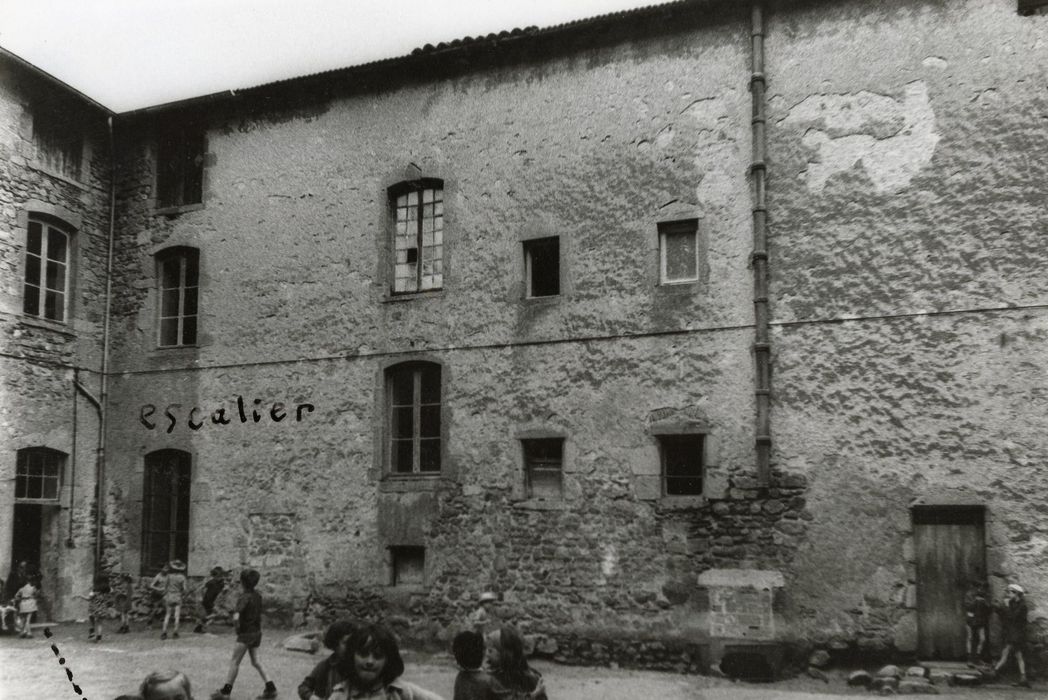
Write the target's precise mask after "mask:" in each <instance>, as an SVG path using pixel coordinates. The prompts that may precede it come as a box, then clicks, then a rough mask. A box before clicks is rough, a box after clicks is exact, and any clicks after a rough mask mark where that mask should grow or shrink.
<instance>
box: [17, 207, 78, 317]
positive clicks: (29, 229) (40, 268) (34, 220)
mask: <svg viewBox="0 0 1048 700" xmlns="http://www.w3.org/2000/svg"><path fill="white" fill-rule="evenodd" d="M34 226H38V227H39V228H40V234H39V235H40V248H39V252H37V253H32V252H30V247H31V243H30V240H31V238H32V236H33V227H34ZM25 230H26V239H25V254H24V255H23V258H22V264H23V267H22V315H23V316H27V317H29V318H33V319H38V320H41V321H47V322H50V323H58V324H62V325H69V323H70V309H71V306H72V305H71V303H70V291H71V286H72V280H71V278H72V276H73V269H72V268H73V265H72V261H73V244H74V240H75V239H74V235H73V234H74V232H75V229H74V228H73V227H71V226H69V225H68V224H65V223H64V222H61V221H58V220H56V219H54V218H52V217H50V216H43V215H41V214H37V213H30V214H29V216H28V219H27V221H26V229H25ZM51 231H55V232H57V233H58V234H60V235H62V236H63V237H64V239H65V259H64V260H62V261H57V260H54V261H50V262H61V264H62V267H63V272H64V274H63V280H62V289H61V291H59V290H57V289H50V288H49V287H48V286H47V263H48V262H49V260H48V253H49V248H50V245H51V243H50V235H49V233H50V232H51ZM30 256H33V257H36V258H38V263H37V265H36V266H35V267H36V270H37V282H36V283H35V284H32V283H30V281H29V277H30V269H31V261H30ZM30 287H34V288H36V290H37V313H33V312H31V311H29V310H28V309H27V308H26V307H27V305H28V303H29V288H30ZM49 291H50V292H56V293H60V294H61V297H62V304H61V318H52V317H49V316H47V315H46V309H47V293H48V292H49Z"/></svg>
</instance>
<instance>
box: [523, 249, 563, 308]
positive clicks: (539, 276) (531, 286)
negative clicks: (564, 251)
mask: <svg viewBox="0 0 1048 700" xmlns="http://www.w3.org/2000/svg"><path fill="white" fill-rule="evenodd" d="M524 274H525V277H526V278H527V285H528V296H529V297H551V296H556V295H558V294H560V239H559V238H558V237H556V236H553V237H551V238H539V239H536V240H533V241H525V242H524Z"/></svg>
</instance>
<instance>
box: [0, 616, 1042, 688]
mask: <svg viewBox="0 0 1048 700" xmlns="http://www.w3.org/2000/svg"><path fill="white" fill-rule="evenodd" d="M111 629H112V628H111ZM52 633H53V636H52V637H51V639H46V638H45V637H44V635H43V633H42V630H37V631H36V636H35V638H33V639H18V638H16V637H11V636H3V637H0V700H5V699H8V698H10V699H11V700H14V699H15V698H17V699H18V700H35V699H37V698H39V699H41V700H61V699H65V698H68V699H69V700H74V699H76V698H81V699H84V698H86V699H87V700H112V699H113V698H116V697H117V696H119V695H121V694H124V693H132V692H134V691H135V690H136V688H137V686H138V683H139V682H140V681H141V680H142V678H144V677H145V675H146V674H147V673H149V672H151V671H154V670H158V669H164V668H169V669H179V670H182V671H185V672H186V674H187V675H188V676H189V678H190V680H191V681H192V684H193V691H194V692H193V694H194V696H195V697H196V700H206V698H207V697H208V696H209V695H210V693H211V692H212V691H213V690H215V689H216V688H218V687H219V686H221V685H222V683H223V680H224V677H225V673H226V669H227V665H228V663H229V656H230V654H231V652H232V647H233V636H232V633H231V632H229V631H228V630H227V629H226V628H220V629H219V630H218V631H217V633H214V634H210V633H209V634H203V635H200V634H193V633H192V632H191V631H189V632H184V633H183V634H182V636H181V638H180V639H170V640H167V641H161V640H160V638H159V632H158V631H156V630H152V631H147V630H138V631H135V632H132V633H131V634H122V635H118V634H106V635H105V637H104V638H103V640H102V641H101V642H98V643H93V642H89V641H87V626H86V625H82V624H62V625H60V626H58V627H55V628H53V630H52ZM290 634H291V633H290V632H288V631H286V630H267V631H266V632H265V637H264V639H263V641H262V663H263V665H264V666H265V668H266V670H267V671H268V672H269V674H270V676H271V677H272V678H273V680H274V681H275V682H276V684H277V687H278V689H279V690H280V697H281V698H284V699H285V700H295V699H296V698H297V695H296V693H295V689H296V687H297V686H298V683H299V682H300V681H301V680H302V678H303V677H304V676H305V675H306V674H307V673H308V672H309V670H310V669H311V668H312V667H313V665H314V664H316V663H317V662H318V661H319V660H320V659H321V658H322V656H321V654H317V655H310V654H306V653H303V652H294V651H286V650H284V649H283V648H282V647H281V646H280V644H281V642H282V641H283V640H284V639H285V638H286V637H288V636H289V635H290ZM52 644H54V646H55V647H56V648H57V649H58V653H59V654H60V655H61V657H62V658H64V659H65V668H68V669H69V670H70V671H71V672H72V674H73V681H72V683H71V682H70V681H69V680H68V679H67V677H66V672H65V670H64V668H63V666H61V665H59V663H58V660H59V657H58V656H56V655H55V653H54V652H53V650H52ZM404 657H405V662H406V665H407V670H406V671H405V673H404V679H405V680H409V681H412V682H414V683H418V684H419V685H421V686H423V687H425V688H428V689H430V690H433V691H435V692H437V693H440V694H441V695H443V696H444V697H445V698H448V699H449V700H450V698H451V696H452V688H453V686H454V682H455V673H456V669H455V665H454V661H453V660H452V659H451V657H450V656H448V655H446V654H419V653H412V652H405V653H404ZM534 665H535V667H536V668H537V669H539V670H540V671H541V672H542V674H543V676H544V678H545V682H546V688H547V690H548V692H549V696H550V698H551V699H552V700H646V699H647V698H652V699H658V700H672V699H676V698H680V699H681V700H687V699H692V698H699V699H702V700H766V699H771V700H775V699H781V700H834V699H835V698H849V699H851V700H855V698H858V697H871V698H872V697H878V696H876V695H874V694H872V693H868V692H866V691H864V690H861V689H853V688H848V687H847V686H846V684H845V682H844V678H845V676H844V674H843V672H836V673H831V681H830V682H829V683H824V682H822V681H817V680H813V679H811V678H808V677H802V678H796V679H792V680H785V681H780V682H778V683H771V684H745V683H733V682H731V681H729V680H726V679H721V678H712V677H707V676H686V675H680V674H673V673H659V672H654V671H632V670H625V669H609V668H594V667H586V666H561V665H558V664H554V663H549V662H544V661H538V662H536V663H535V664H534ZM73 684H76V685H77V686H79V688H80V690H81V693H82V694H81V695H77V693H76V691H75V689H74V687H73ZM261 690H262V682H261V680H260V679H259V676H258V673H257V672H256V671H255V669H254V668H252V667H251V665H250V663H249V662H248V660H247V659H245V660H244V663H243V664H242V665H241V669H240V676H239V677H238V679H237V683H236V686H235V688H234V690H233V698H234V700H248V699H250V698H254V697H255V696H256V695H258V693H259V692H261ZM941 690H942V694H941V695H940V696H939V697H940V698H943V699H944V700H977V699H978V700H1030V699H1032V698H1037V697H1044V695H1045V691H1046V687H1045V685H1044V684H1035V688H1034V690H1032V691H1030V690H1023V689H1013V688H1009V687H1006V686H1005V687H992V688H971V689H968V688H965V689H954V688H942V689H941Z"/></svg>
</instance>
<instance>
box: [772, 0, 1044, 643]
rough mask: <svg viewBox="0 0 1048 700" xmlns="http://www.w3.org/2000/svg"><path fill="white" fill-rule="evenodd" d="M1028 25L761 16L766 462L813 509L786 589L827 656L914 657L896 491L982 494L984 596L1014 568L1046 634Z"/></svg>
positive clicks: (903, 521)
mask: <svg viewBox="0 0 1048 700" xmlns="http://www.w3.org/2000/svg"><path fill="white" fill-rule="evenodd" d="M1046 20H1048V18H1045V17H1036V16H1035V17H1020V16H1019V15H1018V14H1017V13H1016V5H1015V3H1014V2H1008V1H1005V0H1000V1H987V0H983V1H976V0H971V1H968V2H957V3H939V2H882V3H859V2H841V3H820V4H818V5H817V6H816V5H814V4H813V5H812V6H810V7H809V8H808V9H798V10H796V11H793V12H789V13H782V14H775V15H773V16H772V17H771V20H770V22H769V32H768V54H767V60H768V64H769V76H770V77H769V95H770V100H769V102H770V109H769V124H770V129H769V134H770V136H769V154H770V166H769V167H770V170H769V172H770V173H771V175H770V178H769V193H770V194H769V206H770V208H771V212H772V214H771V216H772V221H773V223H772V233H771V239H770V240H771V260H772V263H771V269H772V271H773V272H772V276H773V277H772V289H771V291H772V293H771V299H772V307H773V316H774V324H773V326H774V327H773V333H774V338H773V343H774V348H775V355H774V367H775V405H774V419H773V430H774V438H775V460H776V462H777V464H778V466H779V467H780V468H782V469H784V470H786V471H789V472H796V473H803V474H805V475H806V476H807V477H808V480H809V483H810V487H809V491H808V493H807V495H806V498H807V502H808V509H809V511H810V512H811V514H812V515H813V519H812V520H811V522H809V523H808V532H807V536H806V538H805V539H804V540H803V542H802V543H801V545H800V549H799V550H798V553H797V557H796V559H795V560H794V565H793V571H792V575H791V580H790V593H789V597H790V601H791V606H792V613H793V616H794V619H795V624H796V626H797V628H798V630H799V631H800V632H801V633H804V634H807V635H809V637H812V638H815V639H817V640H818V641H821V642H824V643H829V642H831V641H832V642H833V643H834V644H835V646H837V647H838V648H841V649H843V648H845V647H848V646H849V645H850V648H852V649H856V648H857V649H860V650H868V651H874V650H889V651H890V650H902V651H912V650H913V649H915V648H916V644H917V633H918V630H917V618H916V609H915V607H916V595H915V585H916V583H917V582H916V572H915V567H914V560H915V556H914V546H913V541H912V540H913V538H912V529H913V528H912V525H911V519H910V512H909V506H910V505H911V504H912V503H914V502H915V501H916V500H917V499H921V500H922V501H923V502H924V503H927V504H935V503H955V502H963V503H978V504H983V505H985V506H986V509H987V564H988V573H989V578H990V580H991V583H992V586H993V589H994V591H993V592H994V597H999V596H1000V594H1001V593H1002V592H1003V586H1004V584H1005V583H1006V581H1018V582H1020V583H1021V584H1022V585H1023V586H1025V587H1026V588H1027V590H1028V591H1029V594H1030V595H1029V599H1030V601H1031V602H1032V605H1033V608H1034V609H1033V612H1032V613H1031V617H1033V618H1039V621H1038V622H1036V623H1035V630H1036V631H1037V635H1038V636H1039V637H1041V638H1043V636H1044V632H1045V624H1044V616H1045V612H1046V611H1048V603H1046V601H1048V588H1046V586H1045V583H1044V582H1045V580H1046V576H1045V574H1046V573H1048V569H1046V566H1048V562H1046V560H1045V557H1044V552H1045V547H1044V544H1045V543H1044V538H1043V535H1041V534H1040V533H1041V532H1042V531H1043V529H1044V525H1045V519H1044V512H1045V510H1046V504H1045V498H1044V494H1045V492H1046V491H1045V488H1044V485H1045V484H1044V479H1043V476H1042V475H1041V471H1040V467H1041V465H1042V464H1043V463H1044V461H1045V459H1046V458H1048V453H1046V447H1045V441H1044V439H1043V436H1044V434H1045V429H1046V428H1048V423H1046V419H1045V415H1046V410H1045V409H1046V408H1048V407H1046V397H1048V385H1046V382H1045V373H1044V362H1045V358H1046V357H1048V354H1046V345H1045V340H1046V338H1048V335H1046V334H1048V317H1046V316H1045V314H1044V306H1043V305H1044V304H1045V303H1046V301H1048V282H1046V281H1045V277H1044V275H1043V272H1042V271H1043V268H1044V265H1045V262H1046V255H1048V254H1046V252H1045V248H1044V246H1043V245H1042V243H1043V231H1044V228H1045V225H1046V223H1048V221H1046V217H1048V214H1046V213H1045V211H1044V208H1043V207H1042V206H1040V204H1039V193H1040V191H1041V189H1042V183H1043V181H1044V178H1045V175H1046V172H1045V165H1044V164H1043V163H1042V162H1041V161H1039V160H1038V159H1036V158H1035V157H1032V154H1034V153H1036V152H1037V146H1036V145H1035V144H1036V143H1037V142H1038V141H1039V140H1040V138H1041V136H1042V132H1043V129H1042V125H1041V122H1042V121H1043V114H1044V111H1045V107H1046V103H1045V96H1044V94H1043V92H1042V91H1040V90H1038V89H1036V88H1035V87H1034V86H1035V85H1037V84H1038V81H1039V80H1040V79H1041V76H1042V73H1041V70H1040V68H1039V66H1041V65H1043V63H1044V60H1045V51H1046V49H1045V45H1044V42H1043V38H1044V35H1045V31H1048V23H1046ZM828 57H832V58H830V59H828Z"/></svg>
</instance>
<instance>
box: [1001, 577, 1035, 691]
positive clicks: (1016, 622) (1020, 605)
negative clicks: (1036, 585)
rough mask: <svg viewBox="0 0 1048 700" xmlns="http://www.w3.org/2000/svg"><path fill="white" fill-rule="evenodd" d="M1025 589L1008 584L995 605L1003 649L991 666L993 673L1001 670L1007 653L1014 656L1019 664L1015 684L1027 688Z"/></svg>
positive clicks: (1014, 584) (1006, 659) (1006, 658)
mask: <svg viewBox="0 0 1048 700" xmlns="http://www.w3.org/2000/svg"><path fill="white" fill-rule="evenodd" d="M1025 597H1026V591H1024V590H1023V588H1022V586H1020V585H1019V584H1017V583H1010V584H1008V588H1007V589H1006V590H1005V602H1004V603H1003V604H1002V605H999V606H997V612H998V614H999V615H1000V616H1001V626H1002V630H1001V632H1002V635H1001V636H1002V639H1003V641H1004V649H1002V650H1001V659H1000V661H998V662H997V665H996V666H994V667H993V672H994V675H997V674H998V673H1000V672H1001V669H1002V668H1004V665H1005V664H1006V663H1008V655H1009V654H1013V655H1014V656H1015V662H1016V664H1018V666H1019V682H1018V683H1015V685H1017V686H1020V687H1023V688H1029V687H1030V681H1028V680H1027V679H1026V660H1025V659H1024V658H1023V653H1024V652H1025V651H1026V599H1025Z"/></svg>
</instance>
